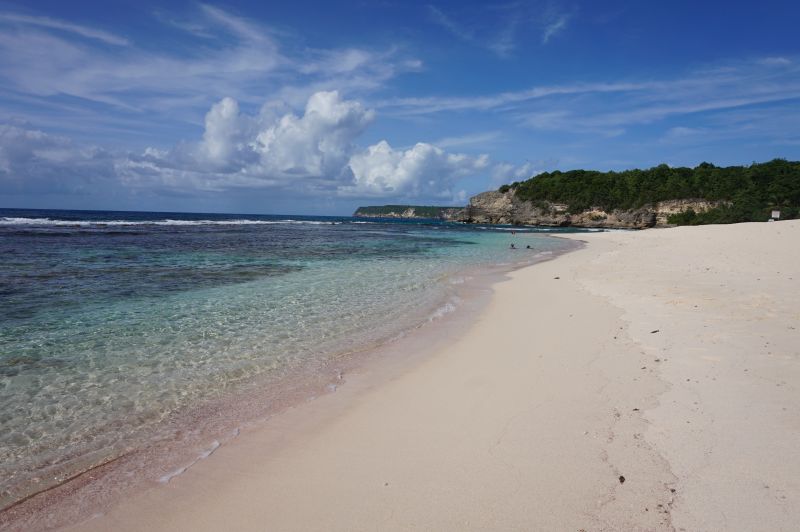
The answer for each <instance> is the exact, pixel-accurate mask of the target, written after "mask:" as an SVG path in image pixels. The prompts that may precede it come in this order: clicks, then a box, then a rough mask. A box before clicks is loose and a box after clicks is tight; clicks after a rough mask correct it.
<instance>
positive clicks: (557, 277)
mask: <svg viewBox="0 0 800 532" xmlns="http://www.w3.org/2000/svg"><path fill="white" fill-rule="evenodd" d="M553 279H561V277H553Z"/></svg>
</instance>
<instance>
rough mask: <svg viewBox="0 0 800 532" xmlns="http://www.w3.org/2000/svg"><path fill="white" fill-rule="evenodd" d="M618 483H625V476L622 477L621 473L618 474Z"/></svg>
mask: <svg viewBox="0 0 800 532" xmlns="http://www.w3.org/2000/svg"><path fill="white" fill-rule="evenodd" d="M619 483H620V484H625V477H623V476H622V475H620V476H619Z"/></svg>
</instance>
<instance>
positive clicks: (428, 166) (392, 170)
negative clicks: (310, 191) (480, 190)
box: [340, 140, 489, 197]
mask: <svg viewBox="0 0 800 532" xmlns="http://www.w3.org/2000/svg"><path fill="white" fill-rule="evenodd" d="M488 164H489V158H488V156H486V155H481V156H479V157H472V156H469V155H464V154H454V153H447V152H445V151H444V150H442V149H441V148H438V147H436V146H434V145H432V144H427V143H423V142H420V143H417V144H416V145H414V146H413V147H412V148H409V149H407V150H395V149H393V148H392V147H391V146H390V145H389V143H388V142H386V141H385V140H383V141H381V142H379V143H377V144H374V145H372V146H370V147H369V148H367V149H366V150H365V151H363V152H361V153H357V154H355V155H353V156H352V157H351V158H350V163H349V166H350V169H351V170H352V172H353V183H352V185H348V186H345V187H342V188H341V189H340V192H341V193H343V194H349V195H355V196H403V197H421V196H422V197H452V196H453V195H454V194H456V193H454V192H453V185H454V184H455V182H456V181H457V180H458V179H460V178H463V177H466V176H469V175H474V174H476V173H478V172H480V171H482V170H483V169H485V168H486V167H487V166H488Z"/></svg>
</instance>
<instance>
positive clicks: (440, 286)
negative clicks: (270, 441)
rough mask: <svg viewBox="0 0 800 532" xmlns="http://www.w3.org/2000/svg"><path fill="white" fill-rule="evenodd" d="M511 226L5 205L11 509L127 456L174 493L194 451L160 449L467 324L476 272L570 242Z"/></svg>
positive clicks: (0, 252)
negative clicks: (366, 360) (153, 466)
mask: <svg viewBox="0 0 800 532" xmlns="http://www.w3.org/2000/svg"><path fill="white" fill-rule="evenodd" d="M514 230H515V231H516V232H517V234H512V232H511V231H512V228H509V227H497V226H472V225H463V224H454V223H445V222H440V221H432V220H429V221H421V220H413V221H408V220H375V219H354V218H349V217H311V216H265V215H228V214H186V213H150V212H109V211H64V210H18V209H0V257H1V259H0V309H2V311H1V314H0V508H4V507H8V506H10V505H12V504H14V503H15V502H17V501H19V500H21V499H23V498H26V497H29V496H30V495H32V494H34V493H38V492H41V491H46V490H48V489H49V488H51V487H53V486H56V485H59V484H63V483H65V482H66V481H68V480H70V479H73V478H75V477H76V476H77V475H80V474H81V473H83V472H85V471H87V470H90V469H92V468H95V467H97V466H99V465H102V464H107V463H109V462H112V461H114V460H118V459H120V458H121V457H131V456H136V455H139V456H148V459H147V460H140V461H139V462H136V460H133V459H129V464H128V466H127V467H129V468H132V467H134V466H133V465H131V464H134V463H138V464H139V466H141V465H142V464H143V463H145V462H147V463H156V462H157V463H158V464H160V465H159V467H160V468H161V469H160V470H159V471H156V472H150V473H149V474H151V476H152V475H155V476H153V478H154V479H157V480H159V479H160V480H161V481H164V482H166V481H169V479H170V478H171V475H174V474H178V473H180V472H181V471H182V470H183V468H182V466H181V464H183V463H185V461H186V460H187V459H188V458H187V456H185V455H182V454H180V453H178V454H176V455H175V456H174V458H173V461H174V462H175V463H171V462H169V461H168V460H167V461H164V460H161V461H157V460H156V461H154V460H152V459H151V458H152V455H151V454H148V452H150V451H152V449H155V448H158V447H159V446H161V447H163V448H168V447H170V446H171V447H172V448H181V449H192V452H196V451H195V450H194V449H195V448H197V449H200V451H199V452H200V454H201V455H202V453H203V452H205V453H206V455H207V453H210V452H213V450H214V449H215V448H216V447H218V446H219V445H220V442H223V443H224V437H223V435H221V433H220V434H217V433H218V432H220V431H226V432H225V434H229V433H230V431H231V430H232V429H231V425H230V422H229V421H230V420H231V419H235V420H236V422H237V423H238V422H243V421H247V420H248V417H252V416H257V415H261V414H262V413H263V412H266V411H268V410H269V408H270V404H269V403H270V402H279V401H280V397H278V396H276V395H275V394H272V395H270V394H268V393H265V391H269V390H282V389H284V388H281V383H282V382H288V381H290V380H292V379H295V378H296V377H297V376H298V375H307V376H308V375H311V376H314V375H316V376H317V377H318V380H319V381H320V382H327V381H326V379H334V380H335V379H336V378H337V376H336V372H337V371H340V370H337V368H338V367H339V365H340V361H342V360H343V359H344V358H346V357H347V356H349V355H352V354H353V353H357V352H360V351H364V350H368V349H370V348H374V347H375V346H377V345H381V344H383V343H386V342H389V341H391V340H392V339H395V338H397V337H398V336H400V335H403V334H405V333H407V332H408V331H412V330H414V329H415V328H419V327H420V326H431V327H435V326H436V325H435V321H436V320H437V319H440V318H441V317H443V316H444V315H446V314H449V313H452V312H457V311H458V308H459V305H460V302H461V298H462V297H463V294H462V293H461V290H463V286H464V285H465V284H468V283H469V282H470V279H473V278H475V277H476V276H479V274H480V272H484V271H490V270H491V271H508V270H511V269H514V268H517V267H520V266H522V265H525V264H531V263H534V262H536V261H539V260H543V259H545V258H547V257H548V256H550V255H551V254H553V253H558V252H560V251H563V250H565V249H567V248H568V247H570V246H571V244H570V243H568V242H566V241H563V240H559V239H555V238H551V237H548V236H545V235H539V234H537V233H540V232H543V231H544V229H539V228H514ZM547 231H548V232H553V230H552V229H547ZM522 233H531V234H525V235H524V239H522V237H521V234H522ZM512 242H516V244H517V247H518V248H521V249H516V250H512V249H509V246H510V243H512ZM527 245H530V246H531V249H527V248H526V247H525V246H527ZM320 376H322V377H320ZM338 378H341V375H338ZM295 389H305V388H302V387H300V388H295ZM276 393H277V392H276ZM255 397H257V398H258V401H253V400H252V398H255ZM248 401H250V403H254V402H258V404H257V405H254V404H250V403H248ZM226 405H228V406H226ZM230 405H237V408H238V410H237V412H238V413H237V414H236V415H235V416H233V415H231V414H230V412H229V411H228V410H226V408H229V407H230ZM242 405H245V406H242ZM247 405H249V406H247ZM224 420H228V422H225V421H224ZM233 430H235V429H233ZM215 431H216V432H215ZM176 442H177V443H176ZM198 446H199V447H198ZM204 446H205V447H204ZM203 448H206V450H205V451H202V449H203Z"/></svg>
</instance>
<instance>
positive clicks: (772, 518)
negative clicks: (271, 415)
mask: <svg viewBox="0 0 800 532" xmlns="http://www.w3.org/2000/svg"><path fill="white" fill-rule="evenodd" d="M521 238H524V237H521ZM580 238H583V239H585V240H587V241H589V244H588V246H587V247H586V248H584V249H581V250H579V251H576V252H573V253H570V254H568V255H565V256H562V257H559V258H557V259H556V260H554V261H552V262H548V263H544V264H539V265H536V266H534V267H530V268H527V269H524V270H521V271H518V272H515V273H514V274H512V275H511V276H510V277H511V279H510V280H508V281H506V282H502V283H499V284H498V285H497V286H496V293H495V295H494V296H493V297H492V300H491V303H490V304H489V306H488V308H487V309H486V310H485V311H484V312H483V313H482V314H481V316H480V318H479V320H478V321H477V323H475V324H474V325H473V326H472V327H470V328H469V330H468V331H466V333H465V334H462V335H459V336H457V337H453V338H447V339H445V340H448V341H447V342H445V344H446V345H445V346H444V347H441V348H439V349H437V352H436V353H435V354H434V355H433V356H430V357H426V358H424V359H422V360H419V361H417V362H415V363H413V364H409V365H408V366H409V367H405V368H404V369H402V370H401V369H398V368H397V367H395V368H393V369H391V370H386V371H383V372H382V371H379V370H373V371H372V372H371V373H370V374H364V375H360V376H353V377H352V378H351V379H349V380H350V381H351V382H350V383H348V385H346V386H343V387H341V388H340V390H339V391H338V392H336V393H334V394H330V395H327V396H325V397H322V398H320V399H317V400H316V401H312V402H309V403H307V404H304V405H302V406H300V407H297V408H294V409H292V410H290V411H288V412H286V413H285V414H283V415H281V416H279V417H277V418H275V419H273V420H271V421H270V422H269V423H267V425H266V426H264V427H262V428H259V429H257V430H252V431H249V432H247V433H245V434H243V435H242V436H240V437H239V438H237V439H236V440H234V441H233V442H232V443H230V444H228V445H225V446H223V447H222V448H220V449H219V450H218V451H217V452H216V453H215V454H214V455H213V456H212V457H211V458H209V459H207V460H204V461H202V462H199V463H198V464H196V465H195V466H194V467H192V468H191V469H189V470H188V471H187V472H186V473H184V474H183V475H181V476H179V477H176V478H175V479H173V480H172V481H171V482H170V483H169V484H168V485H166V486H159V487H155V488H154V489H152V490H150V491H148V492H145V493H143V494H141V495H138V496H136V497H133V498H131V499H130V500H128V501H126V502H124V503H123V504H121V505H119V506H118V507H116V508H115V509H113V510H112V511H110V512H108V513H107V514H106V515H104V516H100V517H97V518H95V519H92V520H90V521H88V522H85V523H83V524H82V525H80V526H79V527H78V528H79V529H82V530H148V531H155V530H320V531H322V530H326V531H329V530H395V529H415V530H573V531H577V530H581V529H584V530H601V529H608V530H630V529H642V530H670V529H672V528H673V527H674V529H678V530H679V529H686V530H725V529H727V530H794V529H796V526H797V524H798V523H800V500H799V499H800V409H799V408H798V407H800V290H798V288H797V287H798V285H799V284H800V223H799V222H779V223H769V224H744V225H736V226H724V227H723V226H719V227H702V228H680V229H665V230H650V231H644V232H636V233H598V234H592V235H580ZM652 331H658V332H652ZM621 477H624V483H623V482H620V479H621Z"/></svg>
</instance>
